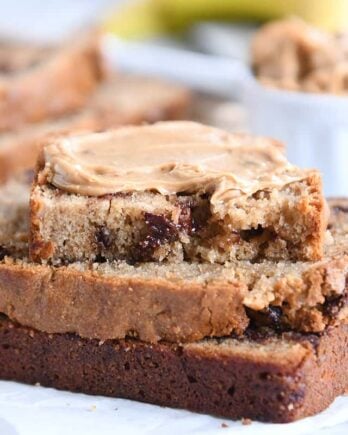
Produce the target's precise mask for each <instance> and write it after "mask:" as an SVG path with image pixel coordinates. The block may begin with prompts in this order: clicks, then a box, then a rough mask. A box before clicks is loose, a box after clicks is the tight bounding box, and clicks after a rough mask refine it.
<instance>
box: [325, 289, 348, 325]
mask: <svg viewBox="0 0 348 435" xmlns="http://www.w3.org/2000/svg"><path fill="white" fill-rule="evenodd" d="M346 287H347V285H346ZM347 304H348V292H347V293H344V294H343V295H340V296H336V297H334V298H330V299H327V300H326V301H325V303H324V305H323V313H324V314H325V315H326V316H329V317H331V318H335V317H336V316H337V315H338V314H339V312H340V311H341V309H342V308H343V307H344V306H346V305H347Z"/></svg>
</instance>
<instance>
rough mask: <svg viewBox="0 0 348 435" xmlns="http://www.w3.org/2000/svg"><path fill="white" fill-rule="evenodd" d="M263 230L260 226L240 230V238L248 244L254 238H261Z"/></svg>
mask: <svg viewBox="0 0 348 435" xmlns="http://www.w3.org/2000/svg"><path fill="white" fill-rule="evenodd" d="M263 231H264V229H263V228H262V226H261V225H258V226H257V228H251V229H250V230H241V231H240V237H241V238H242V239H243V240H244V241H246V242H249V241H250V240H252V239H254V238H255V237H259V236H261V234H262V233H263Z"/></svg>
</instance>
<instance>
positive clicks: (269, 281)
mask: <svg viewBox="0 0 348 435" xmlns="http://www.w3.org/2000/svg"><path fill="white" fill-rule="evenodd" d="M347 205H348V203H347V201H346V200H342V199H341V200H336V201H334V202H333V205H332V209H331V221H330V224H329V225H330V231H331V236H330V237H329V238H328V240H327V244H326V246H325V256H324V258H323V259H322V260H320V261H316V262H289V261H285V262H279V263H274V262H271V261H263V262H261V263H252V262H250V261H234V262H230V263H227V264H225V265H219V264H209V263H205V264H200V263H189V262H182V263H155V262H149V263H142V264H139V265H129V264H127V263H126V262H121V261H120V262H105V263H92V264H89V263H73V264H69V265H67V266H59V267H53V266H48V265H39V264H35V263H31V262H28V261H27V260H26V259H25V258H24V259H21V258H18V255H17V256H16V258H15V259H14V258H12V257H10V256H7V257H5V258H4V259H3V261H2V262H1V263H0V312H3V313H5V314H7V315H8V316H9V317H10V318H11V319H12V320H16V321H18V322H19V323H20V324H22V325H27V326H30V327H33V328H36V329H38V330H41V331H46V332H52V333H65V332H75V333H77V334H78V335H80V336H83V337H86V338H97V339H100V340H106V339H112V338H124V337H126V336H132V337H137V338H140V339H141V340H143V341H147V342H157V341H159V340H167V341H171V342H185V341H192V340H199V339H201V338H203V337H205V336H223V335H228V334H230V333H231V332H234V333H236V334H241V333H242V332H243V331H244V330H245V328H246V327H247V326H248V324H249V323H250V322H251V323H252V324H255V325H258V326H260V325H268V326H271V327H272V328H274V329H277V330H287V329H289V328H292V329H295V330H298V331H307V332H309V331H311V332H313V331H314V332H319V331H323V330H324V329H325V328H326V327H327V326H328V325H337V324H341V323H346V322H347V319H348V297H347V292H348V290H347V287H346V281H347V276H348V207H347ZM4 214H5V213H4ZM13 240H15V237H13ZM5 247H6V245H5ZM8 253H11V252H10V251H8ZM24 257H26V254H24Z"/></svg>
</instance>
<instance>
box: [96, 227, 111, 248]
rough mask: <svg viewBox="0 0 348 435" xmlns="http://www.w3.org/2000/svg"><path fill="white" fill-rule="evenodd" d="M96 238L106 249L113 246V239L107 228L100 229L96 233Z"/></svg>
mask: <svg viewBox="0 0 348 435" xmlns="http://www.w3.org/2000/svg"><path fill="white" fill-rule="evenodd" d="M95 238H96V240H97V242H98V243H99V244H101V245H102V246H103V247H104V248H110V246H111V245H112V237H111V233H110V230H109V229H108V228H106V227H100V228H98V229H97V231H96V233H95Z"/></svg>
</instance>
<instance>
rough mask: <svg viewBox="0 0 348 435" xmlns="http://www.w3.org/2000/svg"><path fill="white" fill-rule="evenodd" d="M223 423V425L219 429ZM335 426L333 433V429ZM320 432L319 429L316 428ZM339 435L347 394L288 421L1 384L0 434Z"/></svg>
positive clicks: (344, 429) (347, 414) (347, 427)
mask: <svg viewBox="0 0 348 435" xmlns="http://www.w3.org/2000/svg"><path fill="white" fill-rule="evenodd" d="M222 423H225V424H227V425H228V427H227V428H224V427H222V426H221V425H222ZM336 428H337V431H336ZM321 430H323V432H321ZM220 433H221V434H242V435H249V434H250V435H279V434H280V433H281V434H282V435H305V434H306V435H314V434H315V435H320V434H321V433H322V435H327V434H330V435H341V434H343V433H345V434H347V433H348V397H340V398H338V399H337V400H336V402H335V403H334V404H333V405H332V406H331V407H330V408H329V409H327V410H326V411H324V412H323V413H321V414H319V415H317V416H315V417H310V418H307V419H304V420H301V421H298V422H295V423H291V424H285V425H284V424H283V425H278V424H262V423H256V422H253V423H252V424H251V425H248V426H243V425H242V424H241V422H232V421H229V420H226V419H221V418H214V417H210V416H207V415H199V414H195V413H191V412H187V411H181V410H176V409H169V408H162V407H158V406H153V405H147V404H143V403H138V402H132V401H130V400H121V399H109V398H104V397H95V396H86V395H83V394H73V393H68V392H62V391H56V390H53V389H49V388H42V387H31V386H27V385H22V384H16V383H14V382H3V381H1V382H0V434H1V435H62V434H64V435H80V434H81V435H116V434H117V435H139V434H146V435H178V434H180V435H184V434H187V435H213V434H220Z"/></svg>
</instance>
